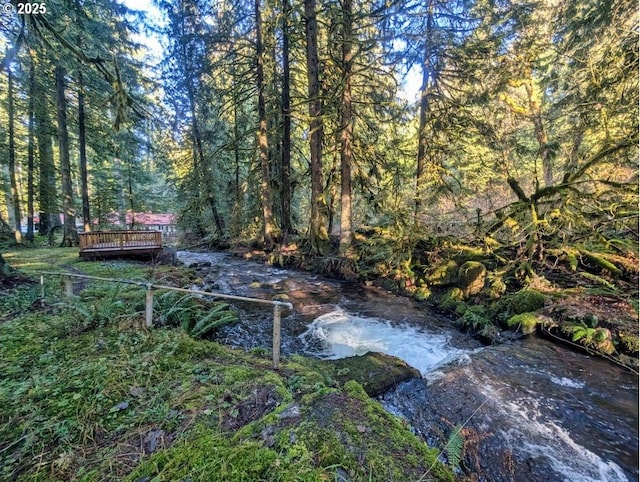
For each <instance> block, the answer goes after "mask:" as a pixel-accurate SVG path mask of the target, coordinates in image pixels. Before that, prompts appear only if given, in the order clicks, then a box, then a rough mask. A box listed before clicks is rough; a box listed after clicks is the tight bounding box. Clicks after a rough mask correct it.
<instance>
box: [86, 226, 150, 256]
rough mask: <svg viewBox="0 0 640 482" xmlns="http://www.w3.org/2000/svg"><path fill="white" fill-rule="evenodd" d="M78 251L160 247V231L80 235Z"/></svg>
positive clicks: (108, 232)
mask: <svg viewBox="0 0 640 482" xmlns="http://www.w3.org/2000/svg"><path fill="white" fill-rule="evenodd" d="M79 238H80V251H81V252H82V251H85V250H87V249H100V248H119V249H129V248H142V247H147V246H149V247H153V246H162V233H161V232H160V231H95V232H89V233H80V234H79Z"/></svg>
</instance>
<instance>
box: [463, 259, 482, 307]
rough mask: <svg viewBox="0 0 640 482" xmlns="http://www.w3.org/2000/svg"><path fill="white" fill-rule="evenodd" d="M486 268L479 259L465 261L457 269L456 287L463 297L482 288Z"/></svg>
mask: <svg viewBox="0 0 640 482" xmlns="http://www.w3.org/2000/svg"><path fill="white" fill-rule="evenodd" d="M486 277H487V268H485V266H484V265H483V264H482V263H480V262H479V261H467V262H466V263H464V264H463V265H462V266H460V269H459V270H458V287H459V288H460V289H461V290H462V293H463V294H464V297H465V298H468V297H469V296H473V295H476V294H478V293H480V291H481V290H482V288H484V282H485V279H486Z"/></svg>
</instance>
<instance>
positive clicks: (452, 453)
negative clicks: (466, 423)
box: [445, 424, 464, 469]
mask: <svg viewBox="0 0 640 482" xmlns="http://www.w3.org/2000/svg"><path fill="white" fill-rule="evenodd" d="M461 432H462V425H460V424H457V425H456V426H455V427H453V431H452V432H451V435H449V440H448V441H447V445H446V446H445V449H446V451H447V460H448V461H449V467H451V468H452V469H454V468H456V467H458V466H459V465H460V461H461V460H462V452H463V448H464V436H463V435H462V433H461Z"/></svg>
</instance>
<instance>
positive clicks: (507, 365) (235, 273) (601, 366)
mask: <svg viewBox="0 0 640 482" xmlns="http://www.w3.org/2000/svg"><path fill="white" fill-rule="evenodd" d="M178 259H179V260H180V261H181V262H182V263H184V264H185V265H187V266H194V267H196V268H197V269H198V270H199V274H200V276H201V278H202V283H201V284H200V285H199V286H197V288H199V289H203V288H204V289H206V290H211V291H220V292H221V293H226V294H234V295H239V296H248V297H256V298H263V299H272V298H273V296H275V295H283V294H284V295H286V297H287V298H288V299H287V301H289V302H291V303H292V304H293V306H294V310H293V311H291V312H285V313H284V314H283V318H282V353H283V354H284V355H287V354H293V353H299V354H305V355H308V356H316V357H320V358H341V357H345V356H353V355H357V354H363V353H366V352H367V351H379V352H384V353H388V354H390V355H394V356H397V357H399V358H401V359H403V360H405V361H406V362H407V363H409V364H410V365H412V366H414V367H415V368H417V369H418V370H420V372H421V373H422V378H420V379H414V380H411V381H408V382H405V383H403V384H401V385H399V386H398V387H396V388H395V389H394V390H392V391H389V392H387V393H385V394H384V395H382V396H381V397H379V401H380V402H381V403H382V404H383V406H384V407H385V408H386V409H387V410H388V411H389V412H391V413H393V414H395V415H397V416H399V417H402V418H404V419H406V420H407V422H408V423H409V424H410V426H411V427H412V430H413V431H414V432H415V433H416V434H418V435H419V436H421V437H423V438H424V439H425V440H426V441H427V442H428V443H429V444H430V445H432V446H435V447H443V446H444V444H445V443H446V440H447V437H448V436H449V434H450V433H451V432H452V430H453V429H454V427H455V426H456V425H457V424H461V425H463V426H464V428H463V430H462V434H463V435H464V440H465V445H464V454H465V457H464V460H463V462H462V464H463V466H464V467H465V468H466V469H468V470H469V471H471V472H473V473H476V474H478V476H479V480H481V481H491V482H493V481H496V482H498V481H505V482H508V481H515V482H521V481H567V482H582V481H584V482H587V481H602V482H621V481H637V480H638V423H639V421H638V377H637V375H632V374H629V373H626V372H624V371H622V370H621V369H619V368H618V367H616V366H615V365H613V364H610V363H608V362H606V361H604V360H602V359H599V358H596V357H590V356H587V355H584V354H581V353H577V352H573V351H570V350H568V349H566V348H564V347H560V346H558V345H554V344H552V343H550V342H548V341H546V340H543V339H540V338H537V337H535V336H532V337H527V338H524V339H521V340H517V341H514V342H511V343H506V344H502V345H494V346H487V347H485V346H482V345H481V344H480V343H478V342H477V341H475V340H473V339H471V338H470V337H469V336H468V335H465V334H463V333H461V332H459V331H458V330H457V329H455V328H452V327H451V323H450V321H448V320H447V319H446V318H444V317H442V316H440V315H438V314H436V313H434V312H431V311H430V310H429V309H428V308H427V307H425V306H424V305H420V304H418V303H416V302H414V301H413V300H411V299H408V298H405V297H401V296H397V295H394V294H392V293H389V292H387V291H385V290H382V289H380V288H376V287H369V286H362V285H357V284H352V283H347V282H341V281H335V280H330V279H326V278H322V277H320V276H318V275H313V274H309V273H304V272H297V271H290V270H283V269H278V268H273V267H271V266H268V265H265V264H261V263H255V262H251V261H246V260H244V259H242V258H238V257H233V256H232V255H229V254H226V253H195V252H186V251H181V252H178ZM234 306H236V308H237V310H238V311H239V314H240V319H241V321H240V322H239V323H238V324H236V325H234V326H228V327H224V328H223V329H222V330H221V332H220V334H219V336H218V337H217V340H218V341H220V342H222V343H225V344H229V345H232V346H236V347H240V348H244V349H251V348H258V347H261V348H266V349H270V347H271V322H272V310H271V309H270V307H264V306H262V305H258V304H253V303H234Z"/></svg>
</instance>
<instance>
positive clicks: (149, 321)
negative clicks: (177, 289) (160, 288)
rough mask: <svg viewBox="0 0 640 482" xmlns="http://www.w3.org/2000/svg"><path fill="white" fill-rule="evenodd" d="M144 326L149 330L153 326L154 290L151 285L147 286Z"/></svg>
mask: <svg viewBox="0 0 640 482" xmlns="http://www.w3.org/2000/svg"><path fill="white" fill-rule="evenodd" d="M144 324H145V325H146V326H147V328H151V327H152V326H153V289H152V288H151V285H150V284H148V285H147V299H146V304H145V310H144Z"/></svg>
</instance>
